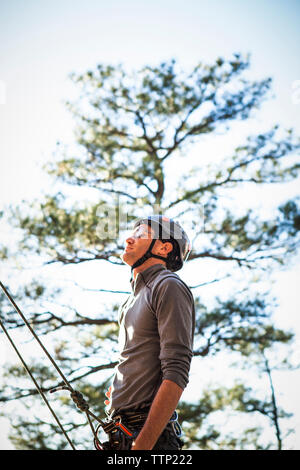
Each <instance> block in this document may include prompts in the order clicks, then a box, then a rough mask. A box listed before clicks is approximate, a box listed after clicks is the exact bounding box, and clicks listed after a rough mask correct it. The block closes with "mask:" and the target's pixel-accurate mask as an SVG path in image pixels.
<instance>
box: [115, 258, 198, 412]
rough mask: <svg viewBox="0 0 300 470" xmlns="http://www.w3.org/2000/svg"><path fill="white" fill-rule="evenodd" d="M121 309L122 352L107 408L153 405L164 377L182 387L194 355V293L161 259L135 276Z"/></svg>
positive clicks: (186, 380)
mask: <svg viewBox="0 0 300 470" xmlns="http://www.w3.org/2000/svg"><path fill="white" fill-rule="evenodd" d="M131 287H132V293H131V295H130V296H129V297H128V298H127V300H126V302H125V303H124V304H123V305H122V306H121V307H120V309H119V326H120V331H119V346H120V351H121V352H120V357H119V363H118V365H117V366H116V370H115V375H114V378H113V382H112V389H111V398H110V404H109V405H108V408H107V413H108V414H110V415H112V414H115V413H117V412H119V411H121V410H122V411H123V410H129V409H130V410H134V409H140V408H145V407H150V406H151V403H152V401H153V399H154V397H155V395H156V392H157V390H158V388H159V386H160V384H161V383H162V381H163V380H165V379H168V380H172V381H173V382H175V383H176V384H177V385H179V386H180V387H181V388H182V389H184V388H185V387H186V385H187V383H188V375H189V369H190V363H191V359H192V355H193V352H192V351H193V339H194V329H195V307H194V299H193V295H192V293H191V291H190V289H189V288H188V286H187V285H186V284H185V283H184V282H183V281H182V280H181V279H180V277H179V276H178V275H177V274H175V273H173V272H172V271H169V270H168V269H166V267H165V266H164V265H162V264H155V265H154V266H151V267H150V268H147V269H145V270H144V271H143V272H141V273H139V274H138V275H137V277H136V279H135V281H133V280H132V281H131Z"/></svg>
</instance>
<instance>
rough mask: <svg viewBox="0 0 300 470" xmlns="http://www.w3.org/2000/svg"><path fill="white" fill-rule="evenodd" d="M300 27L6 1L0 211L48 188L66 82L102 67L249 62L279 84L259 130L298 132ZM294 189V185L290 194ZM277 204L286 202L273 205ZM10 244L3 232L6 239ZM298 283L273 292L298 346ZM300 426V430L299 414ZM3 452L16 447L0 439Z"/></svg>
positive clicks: (1, 40) (66, 138) (244, 6)
mask: <svg viewBox="0 0 300 470" xmlns="http://www.w3.org/2000/svg"><path fill="white" fill-rule="evenodd" d="M299 19H300V2H299V1H298V0H274V1H271V0H251V1H250V0H226V1H225V0H210V1H209V2H207V1H202V0H186V1H185V2H182V1H178V0H172V1H170V0H159V1H158V0H152V1H151V2H146V1H141V0H140V1H136V0H133V1H127V0H123V1H122V0H110V1H109V2H107V1H102V0H98V1H96V0H85V1H84V2H83V1H78V0H60V1H58V0H52V1H49V0H43V1H38V0H26V1H25V0H6V1H5V0H4V1H2V2H1V3H0V162H1V167H0V204H1V205H2V204H4V205H5V204H10V203H12V204H14V203H18V202H20V201H21V200H22V199H25V200H32V199H34V198H38V197H39V196H40V194H41V192H44V191H47V189H49V188H50V187H51V184H52V183H51V181H50V180H49V178H48V176H46V175H45V173H44V172H43V170H42V165H43V164H45V163H46V162H47V161H49V160H50V159H51V158H52V156H53V154H54V153H55V150H56V143H57V141H61V142H64V143H66V144H68V145H72V142H73V130H74V123H73V121H72V117H71V116H70V115H69V113H68V112H67V110H66V108H65V105H64V101H65V100H67V99H72V97H73V96H74V93H75V90H74V88H73V86H72V84H71V82H70V80H69V79H68V76H69V74H70V73H72V72H77V73H80V72H83V71H86V70H87V69H93V68H94V67H95V66H96V65H97V64H98V63H105V64H117V63H123V64H124V65H126V66H128V67H129V68H140V67H141V66H143V65H145V64H157V63H159V62H161V61H164V60H167V59H169V58H171V57H173V58H175V59H177V60H178V62H179V63H180V64H181V65H182V66H184V67H185V66H186V67H191V66H193V65H195V64H196V63H197V62H198V61H204V62H205V61H208V62H213V61H214V60H215V58H217V57H220V56H221V57H229V56H231V55H232V54H233V53H234V52H241V53H243V54H247V53H250V54H251V70H250V72H249V73H250V75H251V76H253V78H254V79H262V78H265V77H268V76H270V77H272V78H273V86H272V92H273V96H272V97H271V99H270V101H268V102H267V103H265V104H264V106H263V108H262V110H261V111H259V112H258V113H257V116H258V117H257V120H256V124H257V123H258V124H259V125H262V126H268V125H271V124H272V123H282V125H283V126H285V127H293V128H294V129H296V130H298V131H300V61H299V44H300V28H299ZM295 189H296V186H295V185H291V189H290V190H289V191H290V193H289V194H293V193H294V192H295ZM289 194H288V192H287V193H286V195H289ZM245 197H246V195H245ZM269 197H270V196H269ZM276 197H278V198H280V197H283V196H282V194H272V195H271V197H270V199H272V201H273V200H274V198H276ZM256 203H257V204H259V203H260V201H259V200H257V201H256ZM265 203H267V199H266V200H265ZM5 230H6V231H5ZM9 236H10V234H9V232H8V231H7V229H6V228H5V227H4V228H3V227H2V233H1V237H2V239H3V240H5V239H6V238H7V237H9ZM123 272H124V278H125V276H126V275H127V271H126V272H125V271H123ZM299 273H300V269H299V265H298V264H295V263H293V266H291V270H290V272H288V273H286V272H283V273H279V274H278V276H277V278H276V283H277V284H276V289H277V292H278V293H279V297H280V305H281V309H282V310H281V311H284V312H288V314H287V315H285V316H284V319H283V320H282V316H280V315H278V319H279V322H280V321H283V324H284V325H286V324H287V325H293V326H295V327H296V328H299V338H300V326H297V324H298V323H299V320H298V316H297V314H298V311H299V301H298V296H297V285H298V284H297V280H299ZM185 275H186V276H187V277H189V276H190V273H189V272H186V273H185ZM112 276H113V274H112ZM0 344H1V343H0ZM298 344H299V343H298ZM1 347H2V348H4V349H5V346H3V344H2V346H0V348H1ZM0 352H1V349H0ZM3 357H4V356H3ZM293 380H294V379H293ZM296 383H297V384H299V382H295V384H296ZM293 384H294V382H293ZM290 388H292V382H291V387H290ZM283 394H285V395H288V391H284V392H283ZM289 396H290V397H291V396H292V395H289ZM294 399H295V400H296V398H294ZM297 420H298V421H297V422H298V423H299V428H300V411H299V412H298V417H297ZM6 424H7V423H6ZM299 442H300V439H299V437H298V441H297V443H298V444H297V445H299V447H300V444H299ZM1 445H2V448H6V446H8V445H9V444H8V443H7V441H5V440H4V441H2V442H1V439H0V448H1ZM293 445H296V444H293ZM299 447H298V448H299Z"/></svg>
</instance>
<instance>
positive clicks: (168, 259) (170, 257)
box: [160, 238, 179, 269]
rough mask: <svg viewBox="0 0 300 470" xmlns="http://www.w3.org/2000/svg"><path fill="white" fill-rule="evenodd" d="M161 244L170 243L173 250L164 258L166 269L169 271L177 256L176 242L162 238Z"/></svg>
mask: <svg viewBox="0 0 300 470" xmlns="http://www.w3.org/2000/svg"><path fill="white" fill-rule="evenodd" d="M160 241H161V242H162V243H166V242H170V243H172V246H173V250H172V251H170V253H168V256H167V257H166V265H167V269H170V267H171V266H172V264H173V262H174V261H175V259H176V257H177V256H179V246H178V243H177V241H176V240H174V238H163V239H161V240H160Z"/></svg>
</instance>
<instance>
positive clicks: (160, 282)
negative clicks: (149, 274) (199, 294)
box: [151, 269, 192, 296]
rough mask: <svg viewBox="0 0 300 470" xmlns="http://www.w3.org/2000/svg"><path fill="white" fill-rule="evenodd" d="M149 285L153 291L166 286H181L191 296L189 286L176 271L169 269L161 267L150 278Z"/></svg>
mask: <svg viewBox="0 0 300 470" xmlns="http://www.w3.org/2000/svg"><path fill="white" fill-rule="evenodd" d="M151 287H152V289H153V291H157V290H160V289H166V288H174V289H176V288H179V289H180V288H181V289H185V290H187V291H188V292H189V293H190V295H191V296H192V292H191V290H190V288H189V286H188V285H187V284H186V283H185V282H184V281H183V280H182V279H181V277H179V276H178V274H177V273H175V272H173V271H170V270H169V269H162V270H161V271H159V272H158V273H157V275H156V276H155V277H154V278H153V279H152V282H151Z"/></svg>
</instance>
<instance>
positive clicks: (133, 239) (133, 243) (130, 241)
mask: <svg viewBox="0 0 300 470" xmlns="http://www.w3.org/2000/svg"><path fill="white" fill-rule="evenodd" d="M151 241H152V230H151V227H149V226H148V225H146V224H142V225H139V226H138V227H137V228H136V229H135V230H134V231H133V232H132V233H131V235H130V236H129V237H128V238H127V239H126V245H125V249H124V252H123V254H122V256H121V258H122V260H123V261H124V263H126V264H128V265H129V266H132V265H133V264H134V263H135V262H136V261H137V260H138V259H139V258H141V256H143V255H144V254H145V252H146V251H147V250H148V248H149V246H150V244H151Z"/></svg>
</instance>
